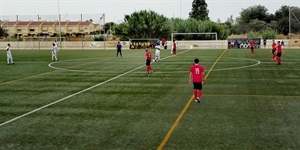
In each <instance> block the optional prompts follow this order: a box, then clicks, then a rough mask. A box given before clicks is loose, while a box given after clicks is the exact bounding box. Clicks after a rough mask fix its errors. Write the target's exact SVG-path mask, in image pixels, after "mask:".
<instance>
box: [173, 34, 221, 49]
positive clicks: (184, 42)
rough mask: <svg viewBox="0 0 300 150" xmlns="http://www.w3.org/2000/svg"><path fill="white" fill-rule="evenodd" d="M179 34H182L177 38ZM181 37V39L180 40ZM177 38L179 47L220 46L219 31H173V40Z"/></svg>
mask: <svg viewBox="0 0 300 150" xmlns="http://www.w3.org/2000/svg"><path fill="white" fill-rule="evenodd" d="M177 36H181V37H180V38H177ZM193 38H195V39H193ZM179 39H180V40H179ZM173 40H176V41H177V42H178V47H179V48H185V49H193V48H208V49H214V48H218V47H219V46H218V45H219V44H218V43H217V40H218V33H216V32H203V33H172V34H171V42H172V41H173Z"/></svg>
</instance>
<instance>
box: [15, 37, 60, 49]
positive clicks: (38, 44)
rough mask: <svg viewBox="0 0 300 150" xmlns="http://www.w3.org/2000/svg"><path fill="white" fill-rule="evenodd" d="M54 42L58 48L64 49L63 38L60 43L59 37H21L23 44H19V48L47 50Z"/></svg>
mask: <svg viewBox="0 0 300 150" xmlns="http://www.w3.org/2000/svg"><path fill="white" fill-rule="evenodd" d="M55 41H56V43H57V44H58V46H59V47H60V48H64V46H65V39H64V37H62V38H61V42H60V40H59V37H23V43H22V44H21V43H20V44H21V45H20V47H21V48H24V49H49V48H51V46H52V43H54V42H55ZM60 44H61V45H60Z"/></svg>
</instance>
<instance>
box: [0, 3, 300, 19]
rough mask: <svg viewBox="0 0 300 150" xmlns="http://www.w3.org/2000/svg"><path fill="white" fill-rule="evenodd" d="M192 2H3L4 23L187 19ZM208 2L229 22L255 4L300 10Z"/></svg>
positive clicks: (272, 10) (212, 12) (212, 11)
mask: <svg viewBox="0 0 300 150" xmlns="http://www.w3.org/2000/svg"><path fill="white" fill-rule="evenodd" d="M192 2H193V0H0V20H7V18H9V20H11V19H15V18H16V15H18V17H19V20H22V19H23V20H25V17H23V18H22V15H33V16H34V18H37V17H36V16H37V15H41V16H43V15H53V17H54V18H55V19H56V18H58V17H57V16H58V14H61V18H62V20H72V19H71V18H73V17H74V15H75V14H76V17H75V18H76V19H77V18H80V15H79V14H84V15H83V16H84V17H83V18H84V19H86V20H87V19H88V17H91V16H93V19H94V18H95V19H94V20H98V19H99V18H100V17H101V16H102V14H105V22H115V23H120V22H122V20H124V15H130V14H132V13H133V12H135V11H140V10H152V11H155V12H157V13H158V14H162V15H164V16H166V17H167V18H172V17H178V18H182V19H187V18H188V14H189V12H190V11H191V9H192ZM206 3H207V5H208V9H209V17H210V19H211V20H212V21H217V20H218V19H220V20H221V22H225V21H226V20H227V18H228V17H230V16H231V15H232V16H233V18H236V17H238V16H239V14H240V12H241V11H242V10H243V9H246V8H248V7H250V6H254V5H263V6H265V7H266V8H267V9H268V10H269V11H268V12H269V13H275V11H276V10H278V9H279V8H280V7H281V6H282V5H290V6H297V7H300V0H206ZM77 14H78V15H77ZM92 14H94V15H92ZM41 18H42V20H43V17H41ZM44 18H47V17H44ZM26 19H27V18H26ZM32 20H35V19H32ZM99 21H100V20H99Z"/></svg>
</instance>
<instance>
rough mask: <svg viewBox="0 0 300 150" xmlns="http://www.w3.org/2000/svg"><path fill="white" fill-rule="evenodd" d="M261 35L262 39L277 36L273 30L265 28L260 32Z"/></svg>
mask: <svg viewBox="0 0 300 150" xmlns="http://www.w3.org/2000/svg"><path fill="white" fill-rule="evenodd" d="M261 36H262V38H263V39H275V38H276V36H277V33H276V31H275V30H272V29H267V30H263V31H262V32H261Z"/></svg>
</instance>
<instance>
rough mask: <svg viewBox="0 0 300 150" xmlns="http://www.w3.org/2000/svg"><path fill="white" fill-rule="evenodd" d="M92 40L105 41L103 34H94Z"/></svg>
mask: <svg viewBox="0 0 300 150" xmlns="http://www.w3.org/2000/svg"><path fill="white" fill-rule="evenodd" d="M94 41H105V37H104V36H103V35H100V36H95V37H94Z"/></svg>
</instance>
